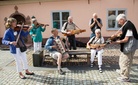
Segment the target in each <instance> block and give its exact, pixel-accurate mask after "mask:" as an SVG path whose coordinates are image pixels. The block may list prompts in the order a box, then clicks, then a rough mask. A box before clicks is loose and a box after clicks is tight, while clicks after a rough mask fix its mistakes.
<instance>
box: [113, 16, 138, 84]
mask: <svg viewBox="0 0 138 85" xmlns="http://www.w3.org/2000/svg"><path fill="white" fill-rule="evenodd" d="M116 21H117V22H118V24H119V25H121V26H122V27H121V31H119V32H118V33H121V34H122V35H121V37H120V40H117V41H116V42H112V43H117V44H120V51H121V55H120V57H119V67H120V69H117V70H116V72H118V73H119V74H120V75H121V77H118V78H117V80H119V81H124V82H128V81H130V70H131V66H132V61H133V57H134V54H135V51H136V49H137V40H138V33H137V30H136V28H135V26H134V24H133V23H132V22H131V21H129V20H127V18H126V16H125V14H119V15H118V16H117V17H116ZM118 33H116V34H115V35H112V36H116V35H117V34H118ZM129 42H131V43H129ZM132 42H133V43H132Z"/></svg>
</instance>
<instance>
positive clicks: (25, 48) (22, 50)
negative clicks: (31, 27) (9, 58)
mask: <svg viewBox="0 0 138 85" xmlns="http://www.w3.org/2000/svg"><path fill="white" fill-rule="evenodd" d="M26 50H27V47H26V46H25V45H24V44H23V47H20V51H21V52H25V51H26Z"/></svg>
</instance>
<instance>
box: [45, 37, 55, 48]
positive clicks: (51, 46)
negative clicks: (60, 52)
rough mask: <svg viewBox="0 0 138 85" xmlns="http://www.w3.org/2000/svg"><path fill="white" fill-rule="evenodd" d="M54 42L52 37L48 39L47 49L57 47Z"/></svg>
mask: <svg viewBox="0 0 138 85" xmlns="http://www.w3.org/2000/svg"><path fill="white" fill-rule="evenodd" d="M52 42H53V40H52V39H48V40H47V42H46V44H45V49H47V50H51V49H56V46H55V45H52Z"/></svg>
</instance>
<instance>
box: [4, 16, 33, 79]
mask: <svg viewBox="0 0 138 85" xmlns="http://www.w3.org/2000/svg"><path fill="white" fill-rule="evenodd" d="M16 24H17V21H16V19H14V18H8V20H7V22H6V28H7V30H6V31H5V33H4V36H3V39H2V43H3V44H5V45H9V47H10V52H11V54H12V55H13V57H14V59H15V63H16V69H17V72H18V73H19V77H20V78H21V79H26V77H25V76H24V75H23V74H22V71H23V69H24V70H25V72H26V75H34V73H33V72H29V70H28V62H27V58H26V52H25V51H24V52H22V51H21V49H20V48H21V47H22V46H25V44H24V41H23V39H22V37H25V36H27V35H28V34H29V32H28V31H26V32H25V31H23V30H22V31H21V32H19V31H20V30H19V31H15V30H14V28H15V27H16ZM19 34H20V36H19ZM18 36H19V38H18ZM22 65H23V68H22Z"/></svg>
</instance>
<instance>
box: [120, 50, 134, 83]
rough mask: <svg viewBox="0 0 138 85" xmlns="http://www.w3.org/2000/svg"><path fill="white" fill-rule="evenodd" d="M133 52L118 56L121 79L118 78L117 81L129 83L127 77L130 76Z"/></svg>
mask: <svg viewBox="0 0 138 85" xmlns="http://www.w3.org/2000/svg"><path fill="white" fill-rule="evenodd" d="M134 53H135V52H132V53H129V54H124V53H121V55H120V60H119V62H120V63H119V64H120V74H121V77H118V78H117V80H119V81H125V82H126V81H130V79H129V75H130V69H131V65H132V60H133V56H134Z"/></svg>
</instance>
